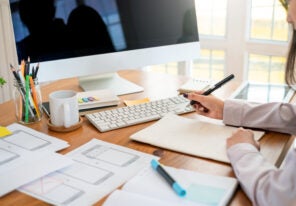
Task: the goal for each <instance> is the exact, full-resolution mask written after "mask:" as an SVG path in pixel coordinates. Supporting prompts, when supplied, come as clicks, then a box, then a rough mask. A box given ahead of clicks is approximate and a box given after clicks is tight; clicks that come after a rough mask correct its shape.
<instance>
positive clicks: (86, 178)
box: [58, 160, 114, 185]
mask: <svg viewBox="0 0 296 206" xmlns="http://www.w3.org/2000/svg"><path fill="white" fill-rule="evenodd" d="M74 161H75V162H76V163H75V164H73V165H71V166H70V167H67V168H65V169H62V170H60V171H58V172H59V173H61V174H63V175H68V176H70V177H72V178H75V179H78V180H81V181H83V182H86V183H88V184H93V185H99V184H100V183H102V182H104V181H105V180H107V179H108V178H109V177H111V176H112V175H114V173H113V172H110V171H107V170H105V169H103V168H98V167H94V166H92V165H89V164H87V163H84V162H78V161H77V160H74Z"/></svg>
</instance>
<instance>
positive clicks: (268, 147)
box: [0, 70, 294, 206]
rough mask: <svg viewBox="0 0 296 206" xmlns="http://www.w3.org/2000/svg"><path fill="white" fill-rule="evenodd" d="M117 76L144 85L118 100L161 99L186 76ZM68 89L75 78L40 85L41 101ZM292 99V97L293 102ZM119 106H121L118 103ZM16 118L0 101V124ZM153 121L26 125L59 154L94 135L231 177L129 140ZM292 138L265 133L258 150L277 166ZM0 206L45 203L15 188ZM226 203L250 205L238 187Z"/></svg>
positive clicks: (222, 169) (224, 92)
mask: <svg viewBox="0 0 296 206" xmlns="http://www.w3.org/2000/svg"><path fill="white" fill-rule="evenodd" d="M119 75H120V76H122V77H124V78H126V79H128V80H130V81H132V82H134V83H136V84H138V85H141V86H143V87H144V89H145V90H144V92H140V93H135V94H129V95H123V96H121V99H122V100H132V99H140V98H144V97H149V98H151V99H157V98H165V97H170V96H174V95H177V89H178V88H179V86H180V85H181V84H183V83H185V81H186V80H188V79H187V78H186V77H175V76H171V75H166V74H158V73H149V72H142V71H139V70H124V71H121V72H119ZM238 85H239V83H238V82H235V81H232V82H231V83H228V84H226V85H225V86H223V87H222V88H221V89H219V90H216V91H215V92H214V94H215V95H216V96H218V97H220V98H222V99H225V98H227V97H229V96H230V94H231V93H232V92H233V91H234V90H235V88H237V86H238ZM62 89H72V90H75V91H81V88H80V87H79V85H78V80H77V79H76V78H72V79H67V80H59V81H56V82H54V83H51V84H46V85H43V86H42V97H43V101H48V94H49V93H50V92H52V91H55V90H62ZM293 100H294V99H292V101H293ZM119 106H123V103H121V104H120V105H119ZM184 116H186V117H189V118H196V117H197V115H196V114H195V113H194V112H193V113H190V114H186V115H184ZM15 121H16V118H15V114H14V104H13V101H8V102H5V103H3V104H0V125H2V126H7V125H9V124H11V123H13V122H15ZM151 124H153V122H149V123H143V124H140V125H135V126H130V127H127V128H122V129H118V130H114V131H110V132H105V133H100V132H99V131H98V130H97V129H96V128H95V127H93V126H92V124H91V123H90V122H89V121H88V120H86V119H85V118H84V122H83V126H82V127H81V128H79V129H77V130H75V131H72V132H68V133H58V132H53V131H51V130H48V127H47V119H46V117H43V118H42V120H41V121H40V122H38V123H34V124H31V125H28V127H30V128H33V129H35V130H38V131H41V132H44V133H46V134H49V135H51V136H54V137H57V138H61V139H63V140H65V141H67V142H69V144H70V145H71V146H70V147H68V148H67V149H64V150H62V151H60V153H61V154H66V153H68V152H69V151H71V150H73V149H75V148H77V147H79V146H81V145H83V144H84V143H86V142H88V141H89V140H91V139H92V138H97V139H100V140H103V141H106V142H110V143H114V144H118V145H122V146H125V147H128V148H132V149H135V150H139V151H142V152H146V153H149V154H154V155H157V156H160V157H161V160H160V162H161V163H163V164H165V165H168V166H172V167H177V168H183V169H188V170H192V171H197V172H202V173H207V174H213V175H222V176H229V177H234V173H233V170H232V168H231V166H230V165H229V164H225V163H221V162H217V161H214V160H209V159H204V158H199V157H195V156H190V155H185V154H182V153H178V152H174V151H169V150H166V149H161V148H158V147H155V146H151V145H147V144H142V143H138V142H135V141H132V140H130V139H129V136H130V135H131V134H133V133H135V132H137V131H139V130H141V129H143V128H145V127H147V126H149V125H151ZM292 141H293V137H291V136H290V135H287V134H281V133H276V132H267V133H266V134H265V135H264V137H263V138H262V139H261V141H260V143H261V152H262V154H263V156H265V157H266V159H268V160H269V161H270V162H271V163H273V164H275V165H277V166H279V165H280V163H281V162H282V160H283V158H284V156H285V154H286V152H287V149H288V148H289V147H290V145H291V144H292ZM104 200H105V198H104V199H102V200H101V201H99V202H97V204H96V205H101V204H102V203H103V202H104ZM0 205H22V206H24V205H48V204H46V203H44V202H41V201H40V200H37V199H35V198H33V197H30V196H28V195H25V194H23V193H21V192H18V191H13V192H11V193H9V194H8V195H6V196H4V197H2V198H0ZM230 205H232V206H233V205H236V206H237V205H242V206H248V205H251V202H250V201H249V199H248V198H247V196H246V195H245V193H244V192H243V191H242V190H241V189H240V188H238V190H237V191H236V193H235V195H234V197H233V199H232V200H231V202H230Z"/></svg>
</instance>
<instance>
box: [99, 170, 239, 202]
mask: <svg viewBox="0 0 296 206" xmlns="http://www.w3.org/2000/svg"><path fill="white" fill-rule="evenodd" d="M165 169H166V170H167V171H168V172H169V174H170V175H171V176H172V177H173V178H174V179H176V181H178V182H179V184H180V185H182V187H183V188H185V189H186V192H187V194H186V196H185V197H179V196H178V195H176V193H175V192H174V191H173V189H172V188H171V187H170V186H169V185H168V184H167V182H165V180H164V179H163V178H162V177H160V176H159V174H158V173H157V172H155V171H154V170H153V169H152V168H150V167H149V168H146V169H144V170H143V171H141V172H140V173H139V174H138V175H137V176H135V177H134V178H132V179H131V180H130V181H128V182H127V183H126V184H125V185H124V186H123V188H122V190H121V191H116V192H115V193H114V194H113V193H112V194H111V195H110V196H109V198H108V199H107V201H106V202H105V204H104V206H110V205H112V206H116V205H118V206H119V205H141V206H144V205H145V204H147V205H182V206H224V205H227V204H228V202H229V200H230V198H231V197H232V195H233V193H234V191H235V189H236V187H237V180H236V179H235V178H230V177H223V176H216V175H208V174H203V173H198V172H193V171H189V170H183V169H176V168H173V167H165ZM123 202H124V203H125V204H123ZM111 203H112V204H111ZM149 203H151V204H149ZM152 203H153V204H152Z"/></svg>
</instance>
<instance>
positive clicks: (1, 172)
mask: <svg viewBox="0 0 296 206" xmlns="http://www.w3.org/2000/svg"><path fill="white" fill-rule="evenodd" d="M6 129H7V131H9V132H8V133H7V135H5V136H3V137H2V138H0V185H1V186H0V196H2V195H4V194H7V193H8V192H11V191H12V190H14V189H17V188H18V187H20V186H22V185H24V184H27V183H28V182H31V181H33V180H35V179H37V178H40V177H42V176H44V175H47V174H49V173H51V172H54V171H56V170H59V169H62V168H64V167H67V166H69V165H70V164H72V163H73V162H72V160H70V159H69V158H67V157H65V156H63V155H60V154H57V153H55V151H58V150H60V149H63V148H66V147H68V146H69V144H68V143H67V142H66V141H63V140H60V139H57V138H55V137H51V136H49V135H46V134H43V133H40V132H37V131H35V130H33V129H30V128H28V127H25V126H23V125H20V124H17V123H14V124H11V125H9V126H8V127H7V128H6Z"/></svg>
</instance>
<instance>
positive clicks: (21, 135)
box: [3, 130, 50, 151]
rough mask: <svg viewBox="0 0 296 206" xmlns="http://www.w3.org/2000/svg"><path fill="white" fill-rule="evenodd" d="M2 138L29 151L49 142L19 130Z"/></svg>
mask: <svg viewBox="0 0 296 206" xmlns="http://www.w3.org/2000/svg"><path fill="white" fill-rule="evenodd" d="M3 140H4V141H6V142H9V143H11V144H14V145H16V146H18V147H21V148H24V149H27V150H30V151H34V150H37V149H40V148H42V147H45V146H47V145H49V144H50V142H49V141H46V140H44V139H42V138H40V137H37V136H35V135H33V134H30V133H28V132H26V131H21V130H17V131H15V132H13V134H12V135H9V136H7V137H5V138H3Z"/></svg>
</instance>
